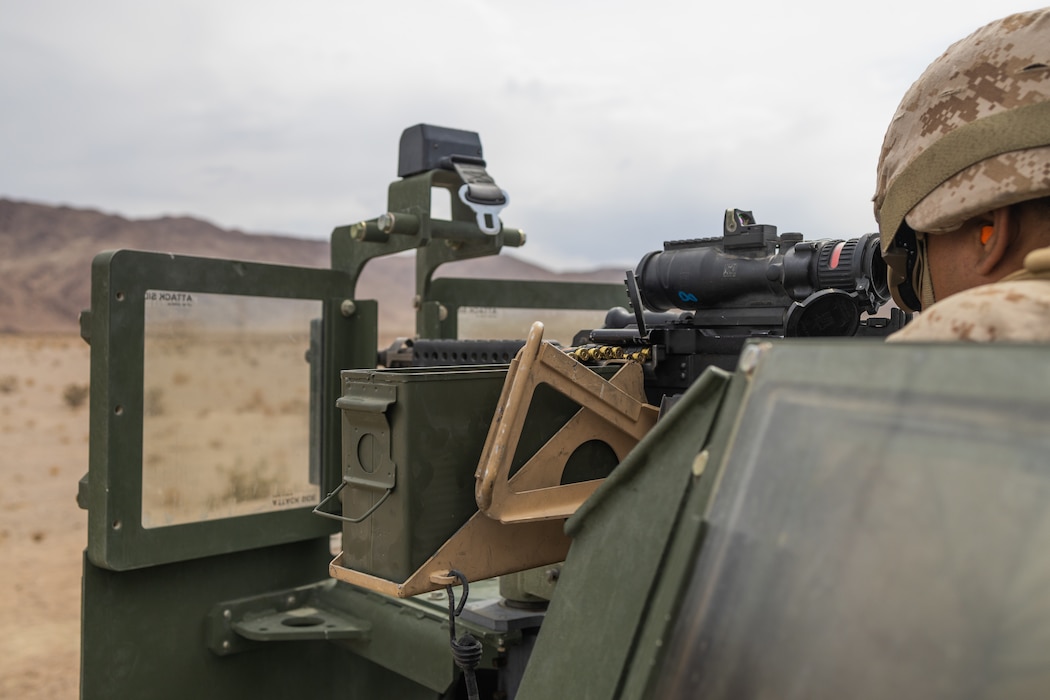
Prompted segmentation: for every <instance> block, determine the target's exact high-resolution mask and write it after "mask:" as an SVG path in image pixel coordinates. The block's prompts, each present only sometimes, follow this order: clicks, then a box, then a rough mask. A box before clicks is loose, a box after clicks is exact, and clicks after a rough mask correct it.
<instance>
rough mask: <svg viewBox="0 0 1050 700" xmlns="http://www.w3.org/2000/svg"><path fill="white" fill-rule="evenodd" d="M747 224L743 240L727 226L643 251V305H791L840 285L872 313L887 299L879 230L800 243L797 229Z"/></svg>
mask: <svg viewBox="0 0 1050 700" xmlns="http://www.w3.org/2000/svg"><path fill="white" fill-rule="evenodd" d="M731 211H736V210H731ZM727 219H728V216H727ZM745 229H752V230H751V231H749V232H748V234H749V236H750V238H749V240H746V241H741V240H739V239H738V238H737V239H734V238H731V236H730V234H729V231H728V230H727V235H726V237H725V238H723V239H718V238H714V239H702V240H695V241H673V242H670V243H665V244H664V250H663V251H654V252H652V253H649V254H647V255H646V256H645V257H643V258H642V260H641V262H639V263H638V267H637V269H636V270H635V276H636V279H637V281H638V291H639V295H640V296H641V301H642V303H643V304H644V305H645V307H646V308H648V309H651V310H654V311H666V310H668V309H683V310H688V309H697V310H698V309H711V308H716V307H718V308H724V307H727V306H735V305H737V303H739V304H740V305H746V306H788V305H790V304H791V303H792V302H802V301H805V300H806V299H809V298H810V297H812V296H813V295H814V294H816V293H817V292H820V291H822V290H841V291H842V292H844V293H847V294H849V295H851V296H854V298H855V301H856V303H857V305H858V306H859V307H860V309H861V310H863V311H869V312H874V311H876V310H878V308H879V307H880V306H881V305H882V304H884V303H886V302H887V301H888V300H889V298H890V295H889V286H888V284H887V280H886V263H885V262H883V260H882V253H881V252H880V250H879V236H878V234H876V233H869V234H866V235H864V236H860V237H859V238H852V239H849V240H823V241H800V240H798V239H799V238H800V236H799V234H784V235H783V236H780V237H778V236H777V235H776V228H775V227H773V226H749V227H745ZM755 229H759V230H757V231H756V230H755ZM741 233H743V231H742V232H741ZM756 236H757V237H756Z"/></svg>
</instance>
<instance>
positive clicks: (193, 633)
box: [81, 537, 451, 700]
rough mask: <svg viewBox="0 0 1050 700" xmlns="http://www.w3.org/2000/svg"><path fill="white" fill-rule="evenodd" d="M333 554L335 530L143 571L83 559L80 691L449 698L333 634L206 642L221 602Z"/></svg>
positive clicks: (319, 568) (88, 696)
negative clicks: (215, 647)
mask: <svg viewBox="0 0 1050 700" xmlns="http://www.w3.org/2000/svg"><path fill="white" fill-rule="evenodd" d="M328 558H329V556H328V538H327V537H325V538H322V539H317V540H312V541H306V542H297V543H292V544H286V545H278V546H275V547H265V548H262V549H255V550H251V551H246V552H236V553H232V554H227V555H224V556H217V557H207V558H202V559H195V560H191V561H184V562H176V563H172V564H165V565H159V566H152V567H148V568H143V569H138V570H135V571H121V572H116V571H109V570H106V569H102V568H99V567H97V566H95V565H94V564H92V563H91V562H90V561H89V560H88V559H87V558H86V557H85V560H84V581H83V586H84V591H83V595H84V601H85V605H84V611H83V630H84V631H83V637H82V644H81V668H82V673H81V697H82V698H84V700H111V699H112V698H185V697H192V698H197V699H198V700H229V698H290V697H329V698H336V697H338V698H360V699H362V700H363V699H365V698H368V699H371V698H379V697H398V698H401V697H404V698H420V699H422V698H430V699H434V698H439V697H441V695H442V694H441V693H438V692H435V691H434V690H431V689H427V688H424V687H423V686H421V685H419V684H417V683H414V682H412V681H411V680H408V679H407V678H405V676H404V675H402V674H399V673H394V672H391V671H388V670H386V669H384V668H382V667H381V666H379V665H377V664H375V663H373V662H371V661H368V660H366V659H364V658H363V657H362V656H361V655H360V654H355V653H352V652H350V651H349V650H347V649H345V648H343V647H340V646H339V645H337V644H334V643H332V642H325V641H296V642H252V643H251V644H253V645H254V646H253V647H252V648H250V649H247V650H245V651H243V652H242V653H238V654H233V655H229V656H219V655H217V654H215V653H214V652H212V651H211V650H210V649H209V648H208V646H207V618H208V613H209V611H210V610H211V608H212V607H213V606H214V604H215V603H216V602H217V601H222V600H228V599H236V598H240V597H243V596H246V595H253V594H262V593H265V592H267V591H272V590H280V589H284V588H288V587H291V586H297V585H301V584H304V583H306V582H308V581H309V580H310V579H311V577H317V576H323V575H324V572H325V570H326V565H327V560H328ZM384 623H385V624H386V625H387V626H388V627H391V624H390V621H389V620H385V621H384ZM409 631H410V630H406V629H403V628H402V633H406V632H409ZM389 633H392V634H396V633H397V632H395V631H394V629H393V628H391V629H390V632H389ZM413 634H414V632H413ZM446 676H447V677H451V672H448V673H447V674H446Z"/></svg>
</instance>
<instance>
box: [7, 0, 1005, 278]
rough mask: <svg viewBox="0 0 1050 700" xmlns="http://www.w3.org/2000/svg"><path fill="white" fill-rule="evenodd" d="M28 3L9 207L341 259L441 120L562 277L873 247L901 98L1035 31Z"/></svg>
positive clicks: (893, 14)
mask: <svg viewBox="0 0 1050 700" xmlns="http://www.w3.org/2000/svg"><path fill="white" fill-rule="evenodd" d="M8 4H9V5H12V7H9V8H5V22H4V25H3V27H0V104H2V105H4V108H3V110H2V111H0V126H2V128H0V152H2V153H3V154H4V156H5V157H4V158H3V159H0V195H3V196H8V197H14V198H24V199H32V200H36V201H50V202H55V203H69V204H73V205H81V206H94V207H99V208H102V209H104V210H107V211H117V212H120V213H123V214H126V215H130V216H157V215H161V214H165V213H173V214H181V213H185V214H193V215H197V216H202V217H204V218H207V219H210V220H212V221H215V222H216V223H219V224H220V225H224V226H232V227H239V228H243V229H248V230H256V231H266V232H285V233H293V234H297V235H306V236H315V237H323V236H326V235H327V234H328V233H329V232H330V231H331V229H332V228H333V226H336V225H340V224H344V223H349V222H352V221H355V220H359V219H362V218H368V217H372V216H376V215H377V214H379V213H381V212H382V211H383V209H384V208H385V196H386V184H387V183H388V182H389V181H390V180H392V179H393V178H394V177H395V170H396V157H397V142H398V138H399V136H400V133H401V130H402V129H403V128H404V127H407V126H409V125H411V124H415V123H418V122H421V121H425V122H431V123H437V124H442V125H446V126H455V127H460V128H467V129H472V130H476V131H479V132H480V133H481V136H482V140H483V143H484V146H485V149H486V156H487V157H488V158H489V161H490V171H491V172H492V174H493V175H494V176H495V177H496V179H497V181H498V182H499V183H500V184H501V185H502V186H503V187H505V188H506V189H507V190H508V191H509V192H510V193H511V196H512V204H511V206H510V207H509V208H508V209H507V210H506V211H505V216H504V219H505V221H506V222H507V223H508V224H510V225H515V226H521V227H523V228H525V229H526V230H527V231H528V232H529V233H530V243H529V245H528V246H527V247H526V248H525V249H522V251H521V252H522V253H523V254H525V255H526V256H527V257H531V258H533V259H539V260H541V261H543V262H545V263H547V264H553V265H555V266H560V267H564V266H566V265H576V264H583V263H587V264H591V265H596V264H613V263H615V264H623V263H629V264H633V263H634V262H636V261H637V258H638V257H640V256H641V254H643V253H644V252H646V251H647V250H652V249H655V248H658V247H659V245H660V243H661V242H662V241H663V240H664V238H679V237H691V236H709V235H716V234H717V233H719V231H720V221H721V213H722V210H723V209H725V208H726V207H733V206H739V207H745V208H752V209H754V211H755V213H756V215H757V216H758V218H759V219H760V220H761V221H763V222H766V223H773V224H777V225H779V226H780V227H781V228H782V230H789V229H790V230H801V231H803V232H804V233H805V234H807V236H808V237H827V236H854V235H858V234H860V233H864V232H866V231H870V230H872V229H873V228H874V219H873V217H872V215H871V208H870V203H869V198H870V195H871V190H872V187H873V182H874V169H875V160H876V158H877V154H878V149H879V146H880V144H881V139H882V133H883V130H884V129H885V125H886V123H887V122H888V120H889V117H890V115H891V114H892V112H893V109H894V108H895V107H896V104H897V101H898V100H899V98H900V96H901V95H902V94H903V92H904V90H905V89H906V88H907V86H908V85H909V84H910V82H911V81H912V80H914V78H915V77H917V76H918V74H919V73H920V72H921V70H922V69H923V68H924V67H925V65H926V64H927V63H928V62H929V61H930V60H932V59H933V58H935V57H936V56H937V55H938V54H939V53H940V52H941V51H942V50H943V49H944V48H945V47H946V46H947V45H948V43H950V42H951V41H953V40H955V39H958V38H960V37H962V36H963V35H964V34H966V33H968V32H969V31H971V30H972V29H974V28H976V27H977V26H979V25H980V24H983V23H984V22H986V21H989V20H991V19H993V18H994V17H996V16H999V15H1000V14H1001V13H1002V14H1005V13H1006V12H1008V11H1010V10H1011V9H1021V8H1020V7H1016V8H1011V7H999V8H998V9H996V10H995V11H994V12H990V11H989V10H988V8H987V6H986V3H983V2H979V1H978V0H966V1H960V2H959V3H956V4H955V5H953V9H952V12H951V13H950V14H946V13H945V12H944V11H943V9H941V6H940V5H934V4H933V3H930V6H929V7H924V6H923V4H922V3H915V2H905V1H904V0H888V2H885V3H881V4H879V5H878V6H876V5H867V6H862V7H851V8H850V9H849V12H848V13H847V12H846V11H845V10H844V9H843V7H844V6H841V5H839V4H832V3H826V2H817V1H815V0H810V1H809V2H799V3H793V4H790V5H786V4H783V3H774V2H772V1H771V0H747V1H744V2H740V3H735V4H734V5H732V6H718V7H714V8H710V7H703V6H701V5H700V4H697V3H685V2H668V1H659V2H655V3H646V4H644V5H641V4H637V3H625V2H611V3H609V2H603V3H597V2H583V3H572V4H565V3H554V2H537V3H530V4H529V5H528V6H525V5H522V6H520V7H519V6H514V7H505V6H501V5H497V4H489V3H484V2H481V1H480V0H478V1H476V2H472V1H468V0H461V1H459V2H454V3H451V4H442V5H441V6H440V7H439V6H436V5H434V4H432V3H426V2H423V1H422V0H408V1H406V2H401V3H396V4H395V3H390V4H374V3H370V4H368V5H367V6H366V5H358V4H354V6H348V5H347V4H345V3H334V2H332V3H328V2H320V1H313V2H311V1H305V0H304V1H303V2H299V3H296V4H295V5H292V4H291V3H278V2H252V3H248V2H246V1H244V0H235V1H231V2H224V3H207V2H203V1H198V0H192V1H190V0H188V1H186V2H180V3H171V4H155V3H138V2H130V1H120V0H99V1H98V2H95V3H75V2H72V0H53V1H51V2H47V1H44V2H40V3H32V4H30V3H8ZM406 18H407V19H406ZM890 37H893V40H892V41H890ZM667 232H674V233H667Z"/></svg>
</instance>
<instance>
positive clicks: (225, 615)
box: [222, 608, 233, 620]
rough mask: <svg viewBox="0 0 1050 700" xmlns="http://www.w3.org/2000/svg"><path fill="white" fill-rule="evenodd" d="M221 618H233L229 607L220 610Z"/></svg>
mask: <svg viewBox="0 0 1050 700" xmlns="http://www.w3.org/2000/svg"><path fill="white" fill-rule="evenodd" d="M222 619H224V620H232V619H233V613H232V612H231V611H230V609H229V608H227V609H225V610H223V611H222Z"/></svg>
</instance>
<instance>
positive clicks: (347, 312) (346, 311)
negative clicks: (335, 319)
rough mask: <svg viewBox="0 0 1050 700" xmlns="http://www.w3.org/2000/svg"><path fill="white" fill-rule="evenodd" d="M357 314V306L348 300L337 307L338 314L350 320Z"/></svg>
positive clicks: (344, 300)
mask: <svg viewBox="0 0 1050 700" xmlns="http://www.w3.org/2000/svg"><path fill="white" fill-rule="evenodd" d="M356 312H357V304H355V303H354V302H353V301H352V300H350V299H343V303H342V304H340V305H339V313H341V314H342V315H343V316H345V317H346V318H350V317H351V316H353V315H354V313H356Z"/></svg>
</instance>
